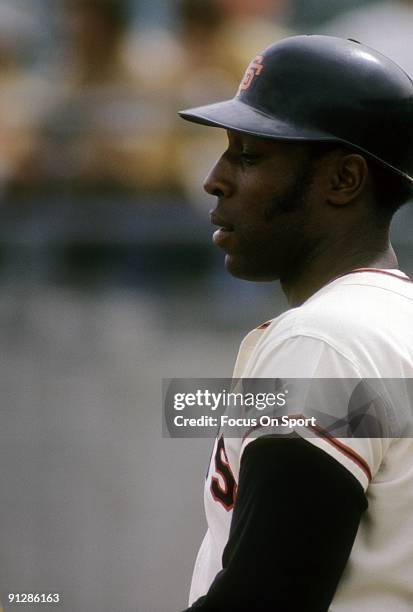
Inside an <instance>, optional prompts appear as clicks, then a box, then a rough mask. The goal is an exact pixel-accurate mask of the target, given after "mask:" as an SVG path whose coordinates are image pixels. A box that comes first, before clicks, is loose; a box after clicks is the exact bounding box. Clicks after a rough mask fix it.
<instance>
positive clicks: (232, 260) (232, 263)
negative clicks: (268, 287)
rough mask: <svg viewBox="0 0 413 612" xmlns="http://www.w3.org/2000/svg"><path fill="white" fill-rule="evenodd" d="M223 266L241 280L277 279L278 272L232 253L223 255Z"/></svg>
mask: <svg viewBox="0 0 413 612" xmlns="http://www.w3.org/2000/svg"><path fill="white" fill-rule="evenodd" d="M225 267H226V269H227V270H228V272H229V273H230V274H231V275H232V276H235V277H236V278H240V279H242V280H247V281H255V282H264V283H265V282H271V281H276V280H278V279H279V274H277V273H276V272H275V271H273V270H267V269H265V266H264V265H260V264H259V263H258V262H252V261H251V260H249V259H248V258H243V257H240V256H237V255H233V254H227V255H225Z"/></svg>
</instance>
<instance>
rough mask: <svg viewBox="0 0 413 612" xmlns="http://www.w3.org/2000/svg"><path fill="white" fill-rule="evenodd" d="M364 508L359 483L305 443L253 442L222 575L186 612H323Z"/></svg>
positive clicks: (247, 451) (247, 453)
mask: <svg viewBox="0 0 413 612" xmlns="http://www.w3.org/2000/svg"><path fill="white" fill-rule="evenodd" d="M366 508H367V500H366V496H365V494H364V491H363V489H362V487H361V485H360V484H359V482H358V481H357V480H356V479H355V478H354V477H353V476H352V475H351V474H350V472H349V471H348V470H346V469H345V468H344V467H343V466H342V465H340V464H339V463H338V462H337V461H336V460H335V459H333V458H332V457H330V456H329V455H328V454H327V453H325V452H324V451H322V450H320V449H318V448H317V447H315V446H314V445H312V444H310V443H309V442H307V441H306V440H304V439H301V438H279V437H277V438H276V437H271V436H267V437H262V438H259V439H257V440H254V441H253V442H251V443H250V444H248V446H247V447H246V449H245V451H244V453H243V456H242V460H241V468H240V475H239V484H238V492H237V499H236V503H235V506H234V512H233V517H232V522H231V529H230V534H229V539H228V543H227V545H226V547H225V549H224V553H223V557H222V562H223V569H222V570H221V571H220V572H219V573H218V574H217V576H216V578H215V580H214V582H213V583H212V585H211V587H210V589H209V591H208V593H207V594H206V595H205V596H204V597H201V598H200V599H198V600H197V601H196V602H195V603H194V604H193V605H192V606H191V607H190V608H188V611H189V610H197V611H199V612H244V611H245V612H247V611H248V612H326V611H327V610H328V608H329V605H330V603H331V601H332V598H333V596H334V593H335V590H336V588H337V585H338V582H339V580H340V577H341V575H342V572H343V570H344V567H345V565H346V563H347V560H348V558H349V555H350V552H351V548H352V546H353V542H354V539H355V536H356V533H357V529H358V526H359V523H360V518H361V515H362V513H363V512H364V511H365V510H366Z"/></svg>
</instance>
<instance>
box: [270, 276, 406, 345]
mask: <svg viewBox="0 0 413 612" xmlns="http://www.w3.org/2000/svg"><path fill="white" fill-rule="evenodd" d="M380 272H381V273H371V272H370V271H366V272H365V273H364V272H363V271H361V273H352V274H349V275H346V276H343V277H341V278H339V279H337V280H335V281H333V282H331V283H330V284H329V285H327V286H325V287H323V289H321V290H320V291H318V292H317V293H316V294H314V295H313V296H312V297H311V298H309V299H308V300H307V301H306V302H304V304H302V305H301V306H299V307H297V308H292V309H290V310H289V311H287V312H285V313H284V314H283V315H281V316H280V317H278V318H277V319H274V320H273V321H272V323H271V324H270V325H269V326H268V330H267V333H268V334H269V335H272V336H273V337H277V338H278V339H279V340H282V339H284V338H287V337H291V336H299V335H302V336H312V337H319V338H320V339H323V338H325V339H334V340H335V341H339V340H340V339H342V340H343V341H345V342H346V343H348V340H349V338H352V337H356V338H358V339H359V340H360V339H361V338H375V337H377V336H383V335H387V336H398V335H399V336H405V334H406V332H407V330H406V327H408V328H409V329H411V330H412V331H411V335H412V339H413V327H412V326H411V325H410V324H409V321H411V320H412V317H413V283H412V282H411V281H410V279H409V278H408V277H407V275H405V274H403V273H400V274H396V273H390V272H389V273H384V272H385V271H380ZM409 333H410V332H409Z"/></svg>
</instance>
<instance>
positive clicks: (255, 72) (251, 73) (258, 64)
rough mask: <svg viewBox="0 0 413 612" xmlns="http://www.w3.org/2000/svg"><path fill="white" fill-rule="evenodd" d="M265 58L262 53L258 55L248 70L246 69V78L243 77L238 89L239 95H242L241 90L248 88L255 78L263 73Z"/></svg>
mask: <svg viewBox="0 0 413 612" xmlns="http://www.w3.org/2000/svg"><path fill="white" fill-rule="evenodd" d="M263 59H264V58H263V56H262V55H257V56H256V57H255V58H254V59H253V60H252V62H251V63H250V65H249V66H248V68H247V70H246V71H245V74H244V78H243V79H242V81H241V84H240V86H239V88H238V91H237V96H239V95H240V93H241V91H245V89H248V87H249V86H250V85H251V83H252V81H253V80H254V78H255V77H256V76H259V75H260V74H261V72H262V69H263V68H264V66H263V65H262V62H263Z"/></svg>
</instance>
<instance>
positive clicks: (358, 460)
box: [308, 425, 373, 482]
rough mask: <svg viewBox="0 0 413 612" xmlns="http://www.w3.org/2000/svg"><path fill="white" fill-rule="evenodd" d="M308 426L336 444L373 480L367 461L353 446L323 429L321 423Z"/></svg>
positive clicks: (338, 448)
mask: <svg viewBox="0 0 413 612" xmlns="http://www.w3.org/2000/svg"><path fill="white" fill-rule="evenodd" d="M308 428H309V429H311V431H314V432H315V433H316V434H317V435H319V436H320V437H322V438H323V439H325V440H326V442H328V443H329V444H331V446H334V448H336V449H337V450H338V451H339V452H340V453H342V454H343V455H345V456H346V457H347V458H348V459H351V460H352V461H353V462H354V463H355V464H356V465H357V466H358V467H359V468H360V469H361V470H362V471H363V472H364V473H365V475H366V476H367V479H368V481H369V482H371V479H372V478H373V476H372V474H371V471H370V468H369V466H368V464H367V462H366V461H365V460H364V459H363V458H362V457H360V455H359V454H358V453H356V451H355V450H353V449H352V448H350V446H347V445H346V444H344V443H343V442H341V441H340V440H337V438H334V436H332V435H331V434H330V433H329V432H328V431H327V430H325V429H323V428H322V427H320V426H319V425H316V426H315V427H312V426H311V425H310V426H309V427H308Z"/></svg>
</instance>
